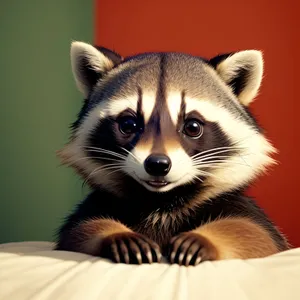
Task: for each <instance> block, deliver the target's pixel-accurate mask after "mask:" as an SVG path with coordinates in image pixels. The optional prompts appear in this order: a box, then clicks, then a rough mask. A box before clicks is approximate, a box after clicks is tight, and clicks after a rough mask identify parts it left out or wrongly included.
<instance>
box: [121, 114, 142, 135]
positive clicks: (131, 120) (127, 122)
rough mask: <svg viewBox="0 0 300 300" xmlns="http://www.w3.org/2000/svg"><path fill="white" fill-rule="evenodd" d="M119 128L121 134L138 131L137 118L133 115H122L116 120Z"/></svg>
mask: <svg viewBox="0 0 300 300" xmlns="http://www.w3.org/2000/svg"><path fill="white" fill-rule="evenodd" d="M118 123H119V130H120V132H121V133H123V134H133V133H136V132H137V131H138V124H137V120H136V118H135V117H133V116H124V117H121V118H120V119H119V120H118Z"/></svg>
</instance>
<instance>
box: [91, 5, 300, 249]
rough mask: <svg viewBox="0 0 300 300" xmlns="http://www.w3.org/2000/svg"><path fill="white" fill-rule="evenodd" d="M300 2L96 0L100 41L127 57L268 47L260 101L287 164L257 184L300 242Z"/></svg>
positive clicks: (261, 197) (258, 193)
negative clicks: (136, 54) (148, 53)
mask: <svg viewBox="0 0 300 300" xmlns="http://www.w3.org/2000/svg"><path fill="white" fill-rule="evenodd" d="M299 8H300V4H299V1H296V0H295V1H291V0H288V1H273V0H252V1H240V0H233V1H222V0H219V1H199V0H194V1H188V0H187V1H174V0H173V1H171V0H160V1H158V0H152V1H138V0H128V1H125V0H119V1H111V0H98V1H97V0H96V3H95V10H96V11H95V14H96V19H95V42H96V43H97V44H99V45H102V46H105V47H108V48H112V49H114V50H116V51H118V52H119V53H120V54H122V55H123V56H126V55H132V54H135V53H138V52H143V51H182V52H187V53H191V54H194V55H200V56H204V57H212V56H214V55H216V54H218V53H222V52H228V51H229V52H231V51H236V50H243V49H260V50H262V51H263V53H264V58H265V76H264V81H263V85H262V88H261V93H260V96H259V97H258V98H257V101H256V102H254V103H253V105H252V108H253V111H254V113H255V114H256V116H257V117H258V119H259V121H260V123H261V124H262V125H263V127H264V128H265V129H266V131H267V135H268V137H269V138H270V139H271V140H272V142H273V144H274V145H275V146H276V148H278V149H279V154H278V155H276V159H277V160H279V162H280V163H279V165H278V166H276V167H275V168H274V169H273V170H271V172H270V174H269V175H267V176H264V177H262V178H261V179H260V180H259V181H257V183H256V185H255V186H254V187H253V188H252V189H251V191H250V193H251V195H254V196H255V197H256V199H257V200H258V202H259V204H260V205H261V206H263V207H264V209H265V210H266V212H267V213H268V214H269V215H270V216H271V217H272V218H273V220H274V221H275V222H276V223H277V224H278V225H279V227H280V228H281V229H282V230H283V231H284V233H286V234H287V236H288V238H289V239H290V241H291V242H292V244H293V245H295V246H300V234H299V232H298V231H299V229H300V226H299V225H300V219H299V216H298V214H299V211H300V203H299V201H298V199H299V196H298V195H299V192H298V182H299V179H298V170H299V169H300V163H299V146H300V142H299V129H300V128H299V120H298V119H299V118H298V115H299V111H300V99H298V90H299V85H300V72H299V70H300V63H299V60H300V58H299V53H300V49H299V40H300V36H299V32H300V18H299V13H298V12H299Z"/></svg>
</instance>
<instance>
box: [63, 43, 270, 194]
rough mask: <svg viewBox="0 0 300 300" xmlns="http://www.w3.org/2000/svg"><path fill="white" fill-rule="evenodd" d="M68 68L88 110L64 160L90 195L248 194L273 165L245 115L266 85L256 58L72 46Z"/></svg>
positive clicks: (263, 141) (258, 133)
mask: <svg viewBox="0 0 300 300" xmlns="http://www.w3.org/2000/svg"><path fill="white" fill-rule="evenodd" d="M71 62H72V69H73V74H74V77H75V81H76V83H77V86H78V88H79V90H80V91H81V92H82V93H83V95H84V97H85V103H84V105H83V108H82V110H81V112H80V114H79V116H78V120H77V121H76V122H75V123H74V124H73V132H72V137H71V140H70V142H69V143H68V144H67V145H66V146H65V147H64V148H63V149H62V150H61V151H59V156H60V157H61V158H62V161H63V163H66V164H68V165H70V166H72V167H74V168H75V169H76V170H77V171H78V172H79V173H80V174H81V175H82V176H83V178H84V179H85V180H86V181H87V182H89V183H90V184H91V185H92V186H94V187H98V186H99V187H102V188H105V189H108V190H110V191H112V192H114V193H122V190H123V189H124V188H125V186H126V185H128V184H133V186H132V187H133V188H132V189H133V190H132V192H133V193H134V185H136V187H138V186H139V188H140V186H142V187H143V189H144V190H145V192H146V191H148V192H149V191H150V192H159V193H167V192H169V191H171V190H174V189H178V188H179V187H183V186H186V185H195V187H197V188H198V189H199V188H203V189H202V191H203V197H206V198H209V197H212V196H215V195H218V194H220V193H222V192H228V191H231V190H236V189H239V188H241V187H244V186H247V185H248V184H249V183H250V182H251V181H252V180H253V179H254V178H255V177H256V176H257V175H258V174H260V173H261V172H262V171H264V170H265V168H266V167H267V166H268V165H269V164H271V163H272V162H273V160H272V158H271V157H270V154H271V153H272V152H274V151H275V150H274V148H273V147H272V146H271V144H270V143H269V142H268V140H267V139H266V138H265V136H264V135H263V133H262V131H261V130H260V128H259V127H258V125H257V123H256V121H255V120H254V118H253V117H252V116H251V114H250V113H249V111H248V105H249V104H250V103H251V101H252V100H253V99H254V97H255V96H256V94H257V92H258V89H259V87H260V84H261V80H262V74H263V59H262V54H261V52H259V51H256V50H247V51H240V52H236V53H231V54H226V55H220V56H217V57H215V58H213V59H210V60H206V59H203V58H200V57H195V56H191V55H186V54H181V53H144V54H140V55H136V56H133V57H128V58H125V59H123V58H122V57H121V56H120V55H118V54H116V53H114V52H113V51H110V50H108V49H105V48H95V47H93V46H91V45H89V44H85V43H82V42H73V43H72V46H71Z"/></svg>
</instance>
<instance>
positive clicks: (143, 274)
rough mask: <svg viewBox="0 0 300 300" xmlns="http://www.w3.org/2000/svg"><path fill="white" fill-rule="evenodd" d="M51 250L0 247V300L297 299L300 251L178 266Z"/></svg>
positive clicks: (43, 245)
mask: <svg viewBox="0 0 300 300" xmlns="http://www.w3.org/2000/svg"><path fill="white" fill-rule="evenodd" d="M51 247H52V245H51V244H50V243H47V242H23V243H10V244H3V245H0V300H25V299H26V300H27V299H30V300H46V299H47V300H49V299H51V300H52V299H53V300H73V299H74V300H75V299H76V300H96V299H101V300H107V299H111V300H119V299H120V300H135V299H137V300H144V299H145V300H146V299H153V300H169V299H180V300H181V299H182V300H190V299H191V300H193V299H195V300H214V299H222V300H227V299H228V300H235V299H236V300H246V299H247V300H248V299H249V300H250V299H251V300H268V299H270V300H277V299H278V300H300V248H298V249H292V250H289V251H286V252H283V253H280V254H277V255H274V256H271V257H268V258H264V259H251V260H244V261H243V260H227V261H219V262H205V263H202V264H200V265H199V266H197V267H184V266H178V265H168V264H166V263H164V264H153V265H146V264H145V265H141V266H135V265H125V264H113V263H111V262H109V261H107V260H104V259H101V258H97V257H92V256H89V255H84V254H80V253H72V252H63V251H52V250H51Z"/></svg>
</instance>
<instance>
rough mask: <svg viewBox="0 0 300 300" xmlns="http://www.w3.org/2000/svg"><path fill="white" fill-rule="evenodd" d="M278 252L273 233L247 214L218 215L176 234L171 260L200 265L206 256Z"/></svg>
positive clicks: (243, 256) (245, 256) (238, 255)
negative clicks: (213, 219) (218, 216)
mask: <svg viewBox="0 0 300 300" xmlns="http://www.w3.org/2000/svg"><path fill="white" fill-rule="evenodd" d="M277 252H279V250H278V248H277V247H276V244H275V242H274V240H273V239H272V238H271V236H270V234H269V233H268V232H267V230H266V229H264V228H263V227H262V226H260V225H259V224H257V223H254V222H253V221H252V220H250V219H248V218H242V217H240V218H227V219H219V220H217V221H213V222H210V223H207V224H204V225H202V226H200V227H198V228H196V229H195V230H192V231H189V232H183V233H181V234H179V235H177V236H175V237H173V238H172V239H171V241H170V244H169V251H168V257H169V261H170V262H171V263H176V264H179V265H186V266H188V265H197V264H199V263H200V262H203V261H207V260H221V259H231V258H242V259H247V258H258V257H265V256H268V255H271V254H274V253H277Z"/></svg>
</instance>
